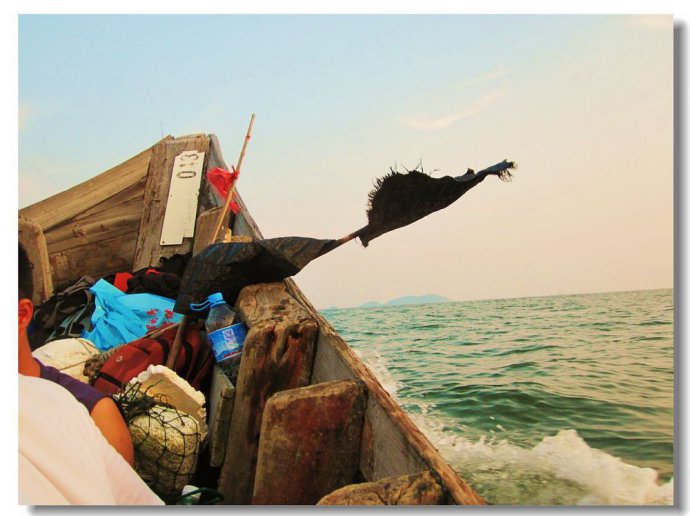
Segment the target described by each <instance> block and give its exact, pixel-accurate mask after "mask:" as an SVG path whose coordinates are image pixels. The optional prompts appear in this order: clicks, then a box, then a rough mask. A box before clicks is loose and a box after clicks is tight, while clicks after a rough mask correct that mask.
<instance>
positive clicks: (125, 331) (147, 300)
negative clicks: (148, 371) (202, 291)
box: [82, 279, 182, 351]
mask: <svg viewBox="0 0 690 516" xmlns="http://www.w3.org/2000/svg"><path fill="white" fill-rule="evenodd" d="M89 290H91V292H93V293H94V295H95V296H96V308H95V309H94V312H93V315H92V316H91V324H92V329H91V331H86V330H84V331H83V332H82V337H84V338H85V339H88V340H90V341H91V342H93V343H94V345H95V346H96V347H97V348H98V349H100V350H101V351H105V350H107V349H110V348H113V347H116V346H119V345H120V344H125V343H127V342H131V341H133V340H136V339H138V338H140V337H143V336H144V335H145V334H146V333H148V332H149V331H151V330H154V329H156V328H160V327H161V326H164V325H167V324H171V323H176V322H178V321H180V319H182V316H181V315H180V314H176V313H174V312H173V306H175V300H174V299H168V298H167V297H162V296H157V295H155V294H125V293H124V292H122V291H121V290H120V289H118V288H117V287H115V286H113V285H111V284H110V283H108V282H107V281H105V280H103V279H100V280H98V281H97V282H96V283H95V284H94V285H93V286H92V287H91V288H90V289H89Z"/></svg>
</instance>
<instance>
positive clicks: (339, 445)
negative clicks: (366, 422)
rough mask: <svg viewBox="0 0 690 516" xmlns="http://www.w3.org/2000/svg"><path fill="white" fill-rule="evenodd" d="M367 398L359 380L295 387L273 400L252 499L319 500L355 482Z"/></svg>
mask: <svg viewBox="0 0 690 516" xmlns="http://www.w3.org/2000/svg"><path fill="white" fill-rule="evenodd" d="M364 400H365V393H364V389H363V387H362V385H360V383H359V382H356V381H337V382H328V383H322V384H319V385H311V386H309V387H303V388H300V389H292V390H290V391H283V392H279V393H277V394H275V395H274V396H273V397H272V398H271V399H270V400H268V403H266V409H265V410H264V416H263V422H262V427H261V441H260V444H259V453H258V459H257V465H256V480H255V482H254V495H253V499H252V503H253V504H256V505H307V504H315V503H317V502H318V501H319V500H320V499H321V498H322V497H323V496H325V495H326V494H328V493H331V492H332V491H333V490H334V489H337V488H339V487H342V486H345V485H348V484H351V483H352V482H354V481H355V478H356V476H357V466H358V462H359V448H360V443H359V441H360V437H361V433H362V417H363V414H364V405H365V403H364Z"/></svg>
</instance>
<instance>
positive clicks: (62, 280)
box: [50, 234, 136, 288]
mask: <svg viewBox="0 0 690 516" xmlns="http://www.w3.org/2000/svg"><path fill="white" fill-rule="evenodd" d="M135 243H136V241H135V240H134V239H133V238H132V237H131V235H129V234H125V235H119V236H116V237H113V238H109V239H108V240H103V241H101V242H99V243H98V244H96V247H94V246H90V245H88V246H81V247H76V248H74V249H70V250H67V251H62V252H59V253H53V254H51V255H50V265H51V268H52V271H53V283H54V285H55V287H56V288H62V287H66V286H68V285H70V284H72V283H74V282H75V281H76V280H78V279H79V278H80V277H82V276H83V275H84V274H89V275H90V276H92V277H94V278H100V277H103V276H107V275H108V274H111V273H113V272H121V271H129V270H131V267H132V260H133V258H134V246H135Z"/></svg>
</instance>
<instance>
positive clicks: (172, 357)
mask: <svg viewBox="0 0 690 516" xmlns="http://www.w3.org/2000/svg"><path fill="white" fill-rule="evenodd" d="M255 118H256V113H252V118H251V120H250V121H249V129H247V136H245V137H244V143H243V144H242V151H241V152H240V158H239V159H238V160H237V167H236V168H235V172H237V176H236V177H235V180H234V181H233V182H232V185H231V186H230V191H229V192H228V196H227V197H226V199H225V202H224V203H223V209H222V210H221V212H220V213H219V214H218V219H217V220H216V225H215V229H214V230H213V232H212V233H211V238H210V239H209V241H208V242H207V243H206V245H204V246H202V247H201V249H203V248H205V247H206V246H209V245H211V244H213V243H215V241H216V239H217V238H218V234H219V233H220V228H221V227H223V220H225V216H226V215H227V214H228V208H230V202H231V201H232V196H233V194H234V193H235V185H236V184H237V180H238V179H239V178H240V169H241V168H242V162H243V161H244V154H245V152H246V151H247V143H249V140H250V138H251V137H252V127H254V119H255ZM188 323H189V317H188V316H187V315H183V316H182V320H181V321H180V325H179V326H178V327H177V333H176V334H175V340H174V341H173V344H172V346H171V347H170V353H169V354H168V360H166V362H165V367H167V368H168V369H174V367H175V361H176V360H177V355H179V354H180V348H181V347H182V339H184V336H185V333H187V324H188Z"/></svg>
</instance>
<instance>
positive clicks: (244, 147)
mask: <svg viewBox="0 0 690 516" xmlns="http://www.w3.org/2000/svg"><path fill="white" fill-rule="evenodd" d="M255 118H256V113H252V118H251V120H250V121H249V129H247V136H245V137H244V143H243V144H242V151H241V152H240V157H239V159H238V160H237V167H236V168H235V171H236V172H237V179H239V174H240V170H241V169H242V162H243V161H244V153H245V152H246V151H247V144H248V143H249V139H250V138H251V136H252V127H254V119H255ZM237 179H235V181H234V182H233V183H232V186H231V187H230V191H229V192H228V196H227V198H226V199H225V202H224V203H223V209H222V210H221V212H220V214H218V220H217V221H216V226H215V229H214V230H213V233H211V241H210V242H209V245H210V244H212V243H214V242H215V241H216V239H217V238H218V234H219V233H220V228H221V227H222V226H223V221H224V220H225V216H226V215H227V214H228V208H229V207H230V202H231V201H232V196H233V194H234V193H235V184H237Z"/></svg>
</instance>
